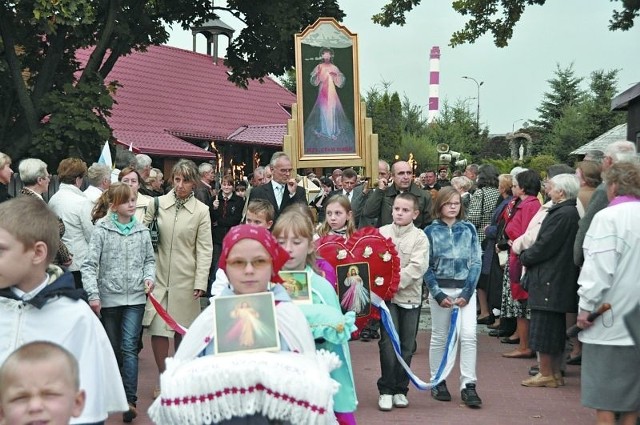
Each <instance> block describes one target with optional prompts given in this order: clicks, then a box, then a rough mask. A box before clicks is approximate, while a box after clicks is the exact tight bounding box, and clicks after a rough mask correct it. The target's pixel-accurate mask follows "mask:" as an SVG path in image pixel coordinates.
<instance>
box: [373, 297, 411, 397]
mask: <svg viewBox="0 0 640 425" xmlns="http://www.w3.org/2000/svg"><path fill="white" fill-rule="evenodd" d="M387 306H388V307H389V312H390V313H391V318H392V319H393V324H394V325H395V328H396V332H397V333H398V336H399V337H400V350H401V352H402V359H403V360H404V361H405V362H406V363H407V364H408V365H411V357H412V356H413V353H414V352H415V351H416V334H417V333H418V324H419V322H420V307H419V306H418V307H417V308H412V309H407V308H402V307H400V306H398V305H397V304H393V303H391V302H389V303H388V304H387ZM378 348H379V349H380V370H381V371H382V376H381V377H380V379H378V391H379V392H380V394H391V395H394V394H404V395H406V394H407V392H408V391H409V376H408V375H407V372H405V370H404V368H403V367H402V366H401V365H400V363H399V362H398V359H396V355H395V352H394V351H393V346H392V345H391V338H390V337H389V334H388V333H387V330H386V329H385V328H384V326H380V341H379V342H378Z"/></svg>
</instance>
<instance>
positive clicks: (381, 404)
mask: <svg viewBox="0 0 640 425" xmlns="http://www.w3.org/2000/svg"><path fill="white" fill-rule="evenodd" d="M378 408H379V409H380V410H382V411H383V412H388V411H389V410H391V409H392V408H393V397H392V396H391V394H380V397H378Z"/></svg>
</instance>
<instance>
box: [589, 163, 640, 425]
mask: <svg viewBox="0 0 640 425" xmlns="http://www.w3.org/2000/svg"><path fill="white" fill-rule="evenodd" d="M604 181H605V183H606V186H607V197H608V198H609V201H610V202H609V206H608V207H606V208H605V209H603V210H601V211H600V212H598V213H597V214H596V215H595V217H594V218H593V221H592V222H591V225H590V226H589V230H588V231H587V235H586V237H585V239H584V243H583V245H582V246H583V250H584V265H583V266H582V271H581V273H580V277H579V279H578V284H579V285H580V289H579V290H578V296H579V297H580V298H579V307H580V313H579V314H578V326H580V327H581V328H583V329H584V331H582V332H581V333H580V334H579V337H580V341H582V379H581V386H582V388H581V390H582V391H581V394H582V405H583V406H586V407H590V408H592V409H596V411H597V413H596V415H597V416H596V417H597V421H598V423H599V424H614V423H616V420H615V413H614V412H620V419H619V422H618V423H619V424H623V425H630V424H635V423H636V420H637V417H638V411H640V367H638V365H640V352H639V351H638V347H637V346H635V345H634V341H633V339H632V337H631V334H630V333H629V330H628V328H627V327H626V326H625V323H624V322H625V320H623V318H624V317H625V316H626V315H627V314H629V312H631V311H632V310H634V309H636V308H637V306H638V303H640V291H638V275H639V274H640V270H639V268H638V252H639V251H640V230H639V228H638V217H639V216H640V165H639V164H638V163H637V162H619V163H615V164H614V165H613V166H611V168H609V169H608V170H607V171H605V173H604ZM603 303H609V304H611V306H612V310H613V311H614V313H613V318H609V319H608V320H602V319H598V320H594V321H589V319H588V316H589V313H591V312H593V311H595V310H596V309H597V308H598V307H600V306H601V305H602V304H603ZM636 325H637V323H636Z"/></svg>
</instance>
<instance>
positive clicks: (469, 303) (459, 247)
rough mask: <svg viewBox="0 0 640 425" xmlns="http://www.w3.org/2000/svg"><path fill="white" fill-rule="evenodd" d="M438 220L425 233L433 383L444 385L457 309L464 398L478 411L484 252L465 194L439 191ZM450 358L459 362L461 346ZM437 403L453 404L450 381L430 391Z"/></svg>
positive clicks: (461, 382) (447, 190) (444, 189)
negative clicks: (479, 302)
mask: <svg viewBox="0 0 640 425" xmlns="http://www.w3.org/2000/svg"><path fill="white" fill-rule="evenodd" d="M433 211H434V217H435V218H436V219H435V220H434V221H433V223H431V225H430V226H428V227H427V228H426V229H425V233H426V235H427V237H428V238H429V269H428V270H427V273H426V274H425V281H426V282H427V285H428V287H429V294H430V296H429V305H430V307H431V319H432V332H431V346H430V349H429V364H430V368H431V379H432V381H434V380H439V379H442V378H446V376H442V377H439V376H438V368H439V365H440V362H441V361H442V358H443V357H444V355H445V350H446V348H447V335H448V333H449V325H450V319H451V314H452V312H453V308H454V307H457V308H459V311H458V321H457V326H458V335H459V341H460V345H461V350H460V375H461V376H460V393H461V397H462V401H463V402H464V403H465V404H466V405H467V406H470V407H479V406H480V405H481V404H482V400H481V399H480V397H478V394H477V392H476V295H475V289H476V284H477V283H478V278H479V277H480V270H481V265H482V262H481V250H480V243H479V242H478V235H477V233H476V229H475V227H474V226H473V224H471V223H469V222H468V221H465V220H462V217H464V207H463V206H462V205H461V200H460V195H459V194H458V192H457V191H456V190H455V189H453V188H451V187H445V188H442V189H440V191H439V192H438V196H437V197H436V200H435V205H434V208H433ZM452 348H453V349H452V352H451V353H449V354H448V362H449V363H452V362H453V361H455V358H456V352H457V348H458V341H456V342H455V344H454V345H453V347H452ZM431 394H432V396H433V398H435V399H436V400H439V401H450V400H451V394H450V393H449V391H448V389H447V385H446V381H444V380H442V381H441V382H440V383H439V384H438V385H437V386H435V387H433V389H432V390H431Z"/></svg>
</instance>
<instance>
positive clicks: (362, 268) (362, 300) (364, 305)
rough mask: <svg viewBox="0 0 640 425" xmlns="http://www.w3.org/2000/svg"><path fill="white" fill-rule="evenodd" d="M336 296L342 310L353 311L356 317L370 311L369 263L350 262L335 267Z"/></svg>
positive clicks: (366, 314)
mask: <svg viewBox="0 0 640 425" xmlns="http://www.w3.org/2000/svg"><path fill="white" fill-rule="evenodd" d="M336 271H337V274H338V298H339V299H340V305H341V306H342V311H343V312H347V311H353V312H355V313H356V317H361V316H368V315H369V314H370V313H371V286H370V284H369V281H370V279H369V275H370V273H369V263H351V264H343V265H339V266H338V267H336Z"/></svg>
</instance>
